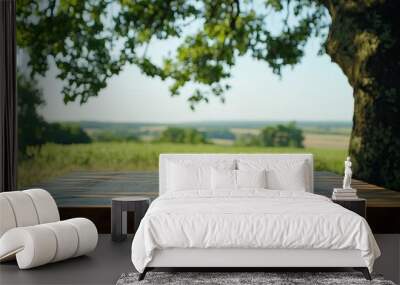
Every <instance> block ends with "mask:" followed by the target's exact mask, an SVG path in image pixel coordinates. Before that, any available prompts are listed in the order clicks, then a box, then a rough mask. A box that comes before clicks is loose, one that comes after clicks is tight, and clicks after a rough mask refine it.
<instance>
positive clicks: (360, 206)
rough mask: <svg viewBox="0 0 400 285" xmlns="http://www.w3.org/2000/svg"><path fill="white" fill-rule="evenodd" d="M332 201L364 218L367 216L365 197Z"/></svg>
mask: <svg viewBox="0 0 400 285" xmlns="http://www.w3.org/2000/svg"><path fill="white" fill-rule="evenodd" d="M332 202H333V203H336V204H339V205H340V206H342V207H344V208H346V209H348V210H350V211H353V212H354V213H356V214H359V215H360V216H361V217H363V218H364V219H365V218H366V217H367V200H365V199H361V198H358V199H353V200H333V199H332Z"/></svg>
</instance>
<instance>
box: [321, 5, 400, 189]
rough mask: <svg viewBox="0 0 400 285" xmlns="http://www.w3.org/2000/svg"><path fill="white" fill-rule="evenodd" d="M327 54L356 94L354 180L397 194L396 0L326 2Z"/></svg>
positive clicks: (399, 29) (399, 49)
mask: <svg viewBox="0 0 400 285" xmlns="http://www.w3.org/2000/svg"><path fill="white" fill-rule="evenodd" d="M324 5H325V6H326V7H327V8H328V11H329V13H330V16H331V18H332V24H331V27H330V31H329V37H328V40H327V43H326V50H327V53H328V54H329V55H330V56H331V58H332V60H333V61H334V62H336V63H337V64H338V65H339V66H340V67H341V68H342V70H343V72H344V73H345V74H346V76H347V78H348V80H349V82H350V84H351V86H352V87H353V90H354V93H353V96H354V116H353V129H352V133H351V139H350V145H349V154H350V156H351V158H352V160H353V170H354V176H355V177H356V178H358V179H362V180H364V181H367V182H371V183H375V184H378V185H382V186H385V187H388V188H391V189H393V190H397V191H400V15H399V14H398V13H399V11H400V1H398V0H391V1H389V0H386V1H385V0H364V1H360V0H358V1H356V0H337V1H335V0H327V1H324Z"/></svg>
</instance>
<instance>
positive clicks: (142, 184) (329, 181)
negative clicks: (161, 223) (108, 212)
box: [35, 171, 400, 207]
mask: <svg viewBox="0 0 400 285" xmlns="http://www.w3.org/2000/svg"><path fill="white" fill-rule="evenodd" d="M341 184H342V177H341V176H339V175H337V174H334V173H331V172H325V171H316V172H315V175H314V192H315V193H316V194H320V195H324V196H327V197H330V196H331V194H332V189H333V188H335V187H340V186H341ZM352 185H353V187H354V188H356V189H357V190H358V195H359V196H360V197H361V198H365V199H367V204H368V207H400V192H395V191H391V190H387V189H385V188H382V187H379V186H376V185H372V184H368V183H365V182H363V181H359V180H356V179H354V180H353V183H352ZM35 186H36V187H41V188H44V189H46V190H48V191H50V193H51V194H52V195H53V197H54V198H55V199H56V201H57V204H58V205H59V206H80V205H94V206H107V205H110V203H111V202H110V201H111V198H113V197H120V196H149V197H156V196H157V195H158V172H138V171H137V172H97V171H96V172H94V171H93V172H92V171H82V172H72V173H70V174H68V175H65V176H62V177H59V178H56V179H53V180H50V181H48V182H46V183H42V184H40V185H35Z"/></svg>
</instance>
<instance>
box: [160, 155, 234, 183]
mask: <svg viewBox="0 0 400 285" xmlns="http://www.w3.org/2000/svg"><path fill="white" fill-rule="evenodd" d="M211 168H216V169H234V168H235V161H234V160H214V161H210V160H195V161H192V160H174V161H173V162H172V161H169V162H168V163H167V181H166V182H167V191H184V190H211Z"/></svg>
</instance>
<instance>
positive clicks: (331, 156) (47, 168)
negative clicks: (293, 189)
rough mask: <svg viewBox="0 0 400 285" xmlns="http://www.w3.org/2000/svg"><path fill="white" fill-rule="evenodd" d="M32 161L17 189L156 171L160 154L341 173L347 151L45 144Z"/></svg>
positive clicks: (24, 163)
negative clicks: (82, 176) (92, 173)
mask: <svg viewBox="0 0 400 285" xmlns="http://www.w3.org/2000/svg"><path fill="white" fill-rule="evenodd" d="M30 152H31V154H33V155H34V158H33V159H30V160H25V161H22V162H20V163H19V167H18V184H19V187H22V188H23V187H28V186H32V185H35V184H37V183H39V182H42V181H45V180H48V179H51V178H53V177H56V176H60V175H63V174H65V173H68V172H70V171H77V170H105V171H134V170H157V169H158V156H159V154H160V153H312V154H314V160H315V169H316V170H327V171H332V172H336V173H341V172H342V168H343V160H344V158H345V157H346V154H347V150H346V149H337V148H332V149H328V148H304V149H299V148H280V147H271V148H265V147H238V146H226V145H186V144H167V143H163V144H159V143H130V142H125V143H124V142H120V143H113V142H111V143H110V142H108V143H92V144H75V145H55V144H47V145H44V146H43V147H42V149H41V150H40V151H38V150H36V149H30Z"/></svg>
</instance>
